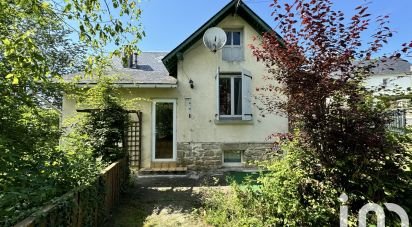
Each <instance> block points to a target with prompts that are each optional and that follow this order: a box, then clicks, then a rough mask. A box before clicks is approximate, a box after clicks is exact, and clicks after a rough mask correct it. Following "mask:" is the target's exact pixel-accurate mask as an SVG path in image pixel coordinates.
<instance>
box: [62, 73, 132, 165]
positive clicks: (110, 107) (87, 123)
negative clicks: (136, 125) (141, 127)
mask: <svg viewBox="0 0 412 227" xmlns="http://www.w3.org/2000/svg"><path fill="white" fill-rule="evenodd" d="M114 80H116V78H115V77H101V78H99V79H98V83H97V84H96V85H95V86H93V87H91V88H84V89H80V90H78V89H77V88H75V90H77V92H76V93H73V94H72V95H70V96H71V97H72V98H74V99H75V100H76V103H77V105H78V106H79V108H80V109H81V108H83V109H84V110H85V111H87V112H88V114H87V116H80V117H83V118H84V119H83V120H81V121H79V119H78V118H76V119H75V120H74V121H73V119H72V120H70V122H75V124H76V127H77V129H78V131H79V133H80V135H88V138H87V140H88V141H87V142H86V143H87V144H89V145H90V147H91V150H92V153H93V156H94V157H95V158H100V159H102V160H103V161H104V162H106V163H111V162H114V161H116V160H119V159H120V158H123V157H124V156H125V155H126V151H125V146H126V143H125V140H124V138H125V133H126V132H127V130H128V127H129V114H128V112H127V109H126V108H127V106H128V104H130V102H131V101H130V100H129V102H128V101H124V100H121V99H120V98H119V97H120V95H119V93H118V89H117V88H115V87H114V86H113V85H112V82H113V81H114ZM79 123H80V124H79Z"/></svg>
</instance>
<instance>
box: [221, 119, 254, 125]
mask: <svg viewBox="0 0 412 227" xmlns="http://www.w3.org/2000/svg"><path fill="white" fill-rule="evenodd" d="M215 124H216V125H253V120H241V119H224V118H221V119H219V120H216V119H215Z"/></svg>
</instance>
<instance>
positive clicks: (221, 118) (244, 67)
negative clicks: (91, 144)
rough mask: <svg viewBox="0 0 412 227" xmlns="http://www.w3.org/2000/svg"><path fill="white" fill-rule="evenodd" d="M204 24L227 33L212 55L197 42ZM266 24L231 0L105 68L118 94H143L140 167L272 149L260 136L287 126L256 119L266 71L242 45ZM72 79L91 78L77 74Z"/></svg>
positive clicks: (226, 160)
mask: <svg viewBox="0 0 412 227" xmlns="http://www.w3.org/2000/svg"><path fill="white" fill-rule="evenodd" d="M211 27H220V28H222V29H224V31H225V32H226V35H227V43H226V45H225V46H224V48H223V49H222V50H219V51H218V52H216V53H213V52H211V51H209V50H208V49H207V48H206V47H205V46H204V45H203V41H202V37H203V34H204V33H205V31H206V30H207V29H208V28H211ZM270 30H271V28H270V26H269V25H267V24H266V23H265V22H264V21H263V20H262V19H261V18H260V17H259V16H257V15H256V14H255V13H254V12H253V11H252V10H251V9H250V8H249V7H248V6H247V5H246V4H245V3H243V2H242V1H237V0H236V1H230V2H229V3H228V4H227V5H226V6H225V7H224V8H223V9H221V10H220V11H219V12H218V13H217V14H216V15H214V16H213V17H212V18H211V19H210V20H208V21H207V22H206V23H205V24H204V25H202V26H201V27H200V28H199V29H198V30H196V31H195V32H194V33H193V34H192V35H191V36H190V37H188V38H187V39H186V40H184V41H183V42H182V43H181V44H179V45H178V46H177V47H176V48H175V49H173V50H172V51H171V52H169V53H161V52H143V53H141V54H140V55H132V56H130V60H129V64H128V66H126V67H124V66H123V65H122V63H121V61H120V59H114V60H113V69H111V70H110V71H109V72H108V74H112V73H113V74H120V75H121V79H120V80H119V81H118V82H117V85H118V86H119V87H121V89H122V94H124V95H123V97H124V98H125V99H127V98H133V97H142V98H147V99H149V100H150V102H142V103H141V105H140V106H141V108H140V109H139V110H140V111H141V113H142V117H141V119H140V125H141V129H140V130H141V131H140V133H139V135H140V139H139V141H140V145H139V146H140V147H141V149H137V148H136V149H134V151H136V150H137V151H138V153H140V154H138V155H137V156H138V159H139V162H140V168H146V169H148V168H156V167H159V168H161V167H164V166H169V167H170V166H184V167H187V168H188V169H215V168H221V167H233V166H236V167H247V166H248V165H247V163H248V162H249V161H254V160H261V159H265V157H266V156H267V155H268V153H271V148H272V144H271V143H270V141H267V140H266V138H268V136H270V135H271V134H273V133H286V132H288V119H287V117H285V116H281V115H275V114H274V115H266V116H264V117H263V116H261V114H260V111H259V109H258V107H257V106H256V105H255V104H254V103H255V102H256V99H255V96H256V95H257V93H256V87H260V86H262V85H263V84H264V83H265V80H264V79H263V76H264V75H265V74H266V73H267V69H266V68H265V66H264V65H263V63H260V62H257V61H256V58H255V57H254V56H253V54H252V51H251V50H250V49H249V48H248V45H249V44H255V45H258V44H259V43H258V42H259V41H257V40H255V39H254V37H256V36H260V35H261V34H262V33H263V32H266V31H270ZM69 79H70V78H69ZM79 85H82V86H84V85H87V86H90V85H93V81H92V80H85V79H84V80H81V81H80V82H79ZM75 112H76V104H75V102H74V101H73V100H71V99H69V98H68V97H64V101H63V114H64V116H65V117H68V116H70V115H71V114H73V113H75ZM129 146H131V147H132V148H133V146H137V145H136V144H129ZM134 155H136V154H134V153H131V156H132V158H133V156H134Z"/></svg>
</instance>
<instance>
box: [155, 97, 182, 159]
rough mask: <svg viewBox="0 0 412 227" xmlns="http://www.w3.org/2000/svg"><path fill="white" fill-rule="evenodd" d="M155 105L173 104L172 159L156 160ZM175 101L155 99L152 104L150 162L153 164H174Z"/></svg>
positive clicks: (175, 150) (175, 144) (175, 148)
mask: <svg viewBox="0 0 412 227" xmlns="http://www.w3.org/2000/svg"><path fill="white" fill-rule="evenodd" d="M157 103H173V158H171V159H164V158H163V159H159V158H158V159H157V158H156V104H157ZM176 110H177V108H176V99H155V100H153V104H152V161H153V162H174V161H176V157H177V155H176V154H177V143H176V131H177V130H176Z"/></svg>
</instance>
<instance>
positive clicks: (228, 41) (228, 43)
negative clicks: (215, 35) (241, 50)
mask: <svg viewBox="0 0 412 227" xmlns="http://www.w3.org/2000/svg"><path fill="white" fill-rule="evenodd" d="M231 35H232V32H226V38H227V40H226V45H232V36H231Z"/></svg>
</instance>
